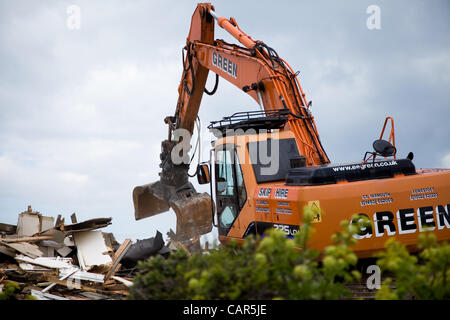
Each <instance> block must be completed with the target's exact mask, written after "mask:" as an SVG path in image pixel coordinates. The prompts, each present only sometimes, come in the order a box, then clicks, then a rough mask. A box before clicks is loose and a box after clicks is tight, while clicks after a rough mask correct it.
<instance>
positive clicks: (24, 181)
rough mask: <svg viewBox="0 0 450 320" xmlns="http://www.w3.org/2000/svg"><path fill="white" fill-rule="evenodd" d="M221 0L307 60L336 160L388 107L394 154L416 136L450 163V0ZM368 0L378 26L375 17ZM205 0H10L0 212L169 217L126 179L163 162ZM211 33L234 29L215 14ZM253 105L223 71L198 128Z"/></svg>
mask: <svg viewBox="0 0 450 320" xmlns="http://www.w3.org/2000/svg"><path fill="white" fill-rule="evenodd" d="M213 4H214V5H215V8H216V12H217V13H218V14H219V15H221V16H225V17H230V16H233V17H234V18H236V19H237V21H238V23H239V26H240V27H241V28H242V29H243V30H245V31H246V32H247V33H248V34H249V35H251V36H252V37H253V38H254V39H259V40H262V41H264V42H265V43H267V44H268V45H270V46H271V47H273V48H274V49H275V50H277V52H278V54H279V55H280V56H281V57H283V58H284V59H285V60H286V61H288V63H289V64H290V65H291V66H292V67H293V68H294V69H295V70H299V71H300V72H301V73H300V82H301V84H302V87H303V89H304V91H305V93H306V95H307V99H308V100H312V101H313V105H312V112H313V114H314V116H315V119H316V124H317V126H318V130H319V133H320V137H321V140H322V143H323V145H324V147H325V149H326V151H327V153H328V155H329V157H330V158H331V159H332V161H333V162H345V161H355V160H360V159H361V158H362V156H363V155H364V152H365V151H369V150H371V145H372V142H373V140H375V139H376V138H377V136H378V135H379V132H380V130H381V126H382V124H383V121H384V118H385V117H386V116H393V117H394V119H395V132H396V143H397V148H398V152H399V156H400V157H402V156H405V155H406V154H408V152H409V151H413V152H414V154H415V160H414V162H415V165H416V167H418V168H426V167H447V168H449V167H450V140H449V137H450V129H449V119H450V109H449V106H450V90H449V89H450V16H449V15H450V4H449V2H448V1H445V0H443V1H437V0H435V1H356V0H355V1H339V2H337V1H308V2H307V1H276V2H274V1H252V2H250V1H249V2H243V1H216V2H214V3H213ZM373 4H374V5H377V6H379V7H380V9H381V29H380V30H369V29H368V28H367V26H366V20H367V18H368V17H369V15H368V14H367V13H366V9H367V7H368V6H369V5H373ZM70 5H77V6H78V7H79V8H80V9H81V25H80V26H81V28H80V29H79V30H78V29H77V30H70V29H69V28H68V27H67V19H68V17H69V15H68V13H67V8H68V7H69V6H70ZM195 6H196V1H178V2H177V1H171V2H168V1H150V0H148V1H128V2H125V1H119V0H115V1H114V0H109V1H106V0H97V1H92V0H91V1H81V0H72V1H32V2H31V1H23V0H15V1H12V0H11V1H7V0H1V1H0V70H1V72H0V222H3V223H16V222H17V214H18V213H20V212H22V211H24V210H25V209H26V207H27V205H32V207H33V208H34V209H35V210H38V211H40V212H42V213H43V214H45V215H50V216H56V215H57V214H63V216H64V217H66V220H70V219H69V216H70V214H72V213H73V212H76V214H77V216H78V219H79V220H84V219H89V218H96V217H113V221H112V222H113V223H112V225H111V226H110V227H108V228H107V229H106V230H107V231H110V232H113V233H114V234H115V235H116V237H117V238H118V240H123V239H124V238H126V237H130V238H132V239H133V240H134V239H136V238H138V239H142V238H147V237H151V236H154V234H155V231H156V230H157V229H158V230H160V231H161V232H162V233H163V234H164V235H165V233H166V232H167V231H168V230H169V228H173V229H174V230H175V221H176V220H175V214H174V213H173V212H168V213H165V214H161V215H158V216H155V217H152V218H148V219H144V220H141V221H138V222H136V221H135V220H134V209H133V204H132V198H131V192H132V190H133V187H134V186H136V185H141V184H145V183H148V182H151V181H154V180H156V179H157V178H158V172H159V167H158V164H159V152H160V142H161V140H163V139H164V138H165V137H166V135H167V128H166V126H165V125H164V123H163V118H164V117H165V116H167V115H172V114H173V112H174V110H175V103H176V100H177V87H178V84H179V81H180V77H181V69H182V66H181V48H182V47H183V46H184V44H185V40H186V36H187V33H188V31H189V26H190V18H191V15H192V13H193V11H194V9H195ZM216 36H217V38H223V39H225V40H227V41H230V42H231V41H233V39H232V38H231V37H230V36H229V35H227V34H225V32H224V31H223V30H222V29H220V28H219V27H217V28H216ZM213 80H214V77H210V79H209V80H208V88H211V87H212V86H213V85H214V83H213ZM257 108H258V106H257V105H256V103H255V102H254V101H253V100H252V99H250V98H249V97H248V96H246V94H245V93H243V92H242V91H241V90H238V89H237V88H235V87H233V86H232V85H231V84H228V83H226V82H225V81H223V80H222V81H220V84H219V89H218V92H217V93H216V95H214V96H212V97H210V96H205V97H204V98H203V101H202V106H201V109H200V118H201V120H202V127H203V128H202V130H203V133H204V135H203V136H205V137H206V136H208V135H207V134H206V132H207V130H206V126H207V125H208V123H209V121H211V120H217V119H218V118H221V117H223V116H226V115H230V114H232V113H233V112H238V111H244V110H257ZM208 140H209V138H205V139H204V143H203V158H204V160H206V158H207V157H208V152H207V147H208ZM208 189H209V188H199V190H200V191H209V190H208Z"/></svg>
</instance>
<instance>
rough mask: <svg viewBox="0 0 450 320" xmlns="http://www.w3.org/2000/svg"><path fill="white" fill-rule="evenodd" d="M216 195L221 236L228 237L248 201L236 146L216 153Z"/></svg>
mask: <svg viewBox="0 0 450 320" xmlns="http://www.w3.org/2000/svg"><path fill="white" fill-rule="evenodd" d="M214 171H215V183H216V185H215V187H216V188H215V191H216V192H215V193H216V208H217V218H218V227H219V235H223V236H225V235H227V234H228V232H229V231H230V229H231V228H232V227H234V228H239V225H234V222H235V221H236V218H237V217H238V215H239V212H240V211H241V209H242V207H243V206H244V204H245V202H246V201H247V192H246V190H245V184H244V178H243V175H242V171H241V166H240V163H239V158H238V156H237V152H236V149H235V146H234V145H221V146H220V147H218V148H217V149H216V151H215V168H214Z"/></svg>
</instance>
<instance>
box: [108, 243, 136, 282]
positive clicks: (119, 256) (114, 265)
mask: <svg viewBox="0 0 450 320" xmlns="http://www.w3.org/2000/svg"><path fill="white" fill-rule="evenodd" d="M130 246H131V239H126V240H125V241H124V242H123V243H122V245H121V246H120V247H119V249H117V251H116V253H115V254H114V257H113V261H112V266H111V269H110V270H109V271H108V273H107V274H106V276H105V281H107V280H108V279H109V278H110V277H111V276H113V275H114V274H115V273H116V271H117V269H118V268H117V266H118V264H119V262H120V260H121V259H122V258H123V256H124V255H125V254H126V253H127V250H128V249H129V248H130Z"/></svg>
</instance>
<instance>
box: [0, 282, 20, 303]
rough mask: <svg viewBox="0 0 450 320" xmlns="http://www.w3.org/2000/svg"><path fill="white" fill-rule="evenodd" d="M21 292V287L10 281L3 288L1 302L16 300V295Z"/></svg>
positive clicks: (0, 296)
mask: <svg viewBox="0 0 450 320" xmlns="http://www.w3.org/2000/svg"><path fill="white" fill-rule="evenodd" d="M19 291H20V287H19V285H18V284H17V283H16V282H13V281H9V282H7V283H6V284H5V286H4V287H3V291H2V292H1V293H0V300H14V299H16V293H17V292H19Z"/></svg>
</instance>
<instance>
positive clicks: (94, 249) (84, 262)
mask: <svg viewBox="0 0 450 320" xmlns="http://www.w3.org/2000/svg"><path fill="white" fill-rule="evenodd" d="M73 237H74V241H75V245H76V246H77V255H78V262H79V263H80V267H81V269H83V270H89V269H91V268H92V267H94V266H100V265H104V264H108V263H111V262H112V259H111V257H110V256H109V255H104V254H103V252H107V251H108V248H107V247H106V245H105V239H104V238H103V236H102V233H101V231H82V232H77V233H76V234H74V235H73Z"/></svg>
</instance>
